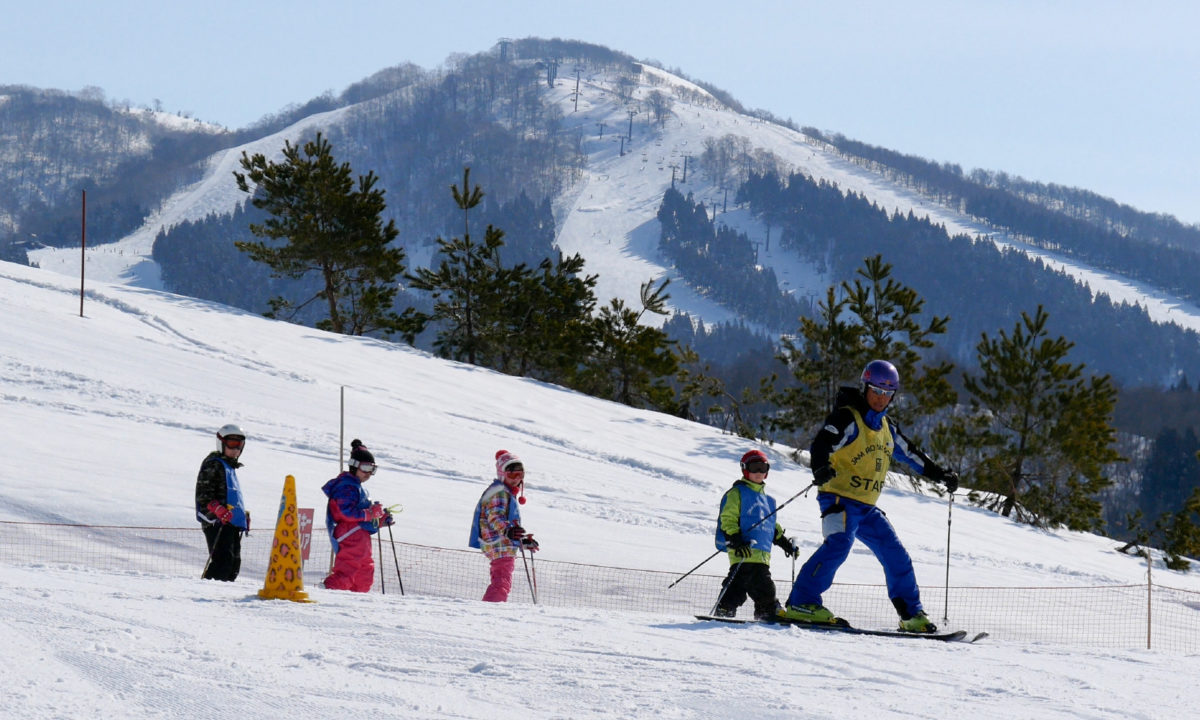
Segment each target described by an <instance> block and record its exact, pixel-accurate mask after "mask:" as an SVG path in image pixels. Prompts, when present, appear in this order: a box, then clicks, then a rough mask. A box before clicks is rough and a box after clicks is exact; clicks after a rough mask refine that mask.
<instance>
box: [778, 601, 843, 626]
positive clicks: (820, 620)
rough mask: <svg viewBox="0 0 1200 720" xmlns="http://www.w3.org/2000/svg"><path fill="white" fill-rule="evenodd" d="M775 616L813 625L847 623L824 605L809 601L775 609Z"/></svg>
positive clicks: (784, 619)
mask: <svg viewBox="0 0 1200 720" xmlns="http://www.w3.org/2000/svg"><path fill="white" fill-rule="evenodd" d="M776 617H778V618H779V619H781V620H783V621H785V622H786V621H791V622H802V623H810V624H813V625H847V624H848V623H847V622H846V621H845V620H843V619H841V618H840V617H837V616H836V615H834V614H833V613H832V612H830V611H829V609H828V608H826V607H825V606H824V605H820V604H816V603H811V604H807V603H806V604H804V605H788V606H787V608H782V609H780V610H778V611H776Z"/></svg>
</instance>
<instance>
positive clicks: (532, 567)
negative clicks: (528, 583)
mask: <svg viewBox="0 0 1200 720" xmlns="http://www.w3.org/2000/svg"><path fill="white" fill-rule="evenodd" d="M536 559H537V558H536V557H535V556H534V552H533V551H532V550H530V551H529V572H530V573H531V574H532V575H533V598H534V601H533V604H534V605H536V604H537V563H535V562H534V560H536Z"/></svg>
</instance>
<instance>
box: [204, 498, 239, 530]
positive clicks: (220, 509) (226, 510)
mask: <svg viewBox="0 0 1200 720" xmlns="http://www.w3.org/2000/svg"><path fill="white" fill-rule="evenodd" d="M208 511H209V512H210V513H212V514H213V517H215V518H216V519H217V520H219V521H221V524H222V525H228V524H229V521H230V520H232V519H233V510H231V509H230V507H229V506H228V505H222V504H221V503H219V502H217V501H216V500H213V501H212V502H210V503H209V504H208Z"/></svg>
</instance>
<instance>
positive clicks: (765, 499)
mask: <svg viewBox="0 0 1200 720" xmlns="http://www.w3.org/2000/svg"><path fill="white" fill-rule="evenodd" d="M734 487H736V488H737V490H738V496H739V497H738V499H739V500H741V503H742V512H741V515H739V516H738V530H739V531H740V532H741V533H742V537H744V538H746V539H747V540H749V541H750V547H752V548H754V549H755V550H765V551H767V552H771V543H772V542H773V541H774V540H775V523H773V522H771V521H770V520H766V519H765V518H767V517H769V516H771V515H772V514H773V513H774V512H775V498H773V497H771V496H770V495H768V494H767V493H766V492H755V491H754V489H753V488H751V487H749V486H748V485H746V483H744V482H739V483H737V484H736V485H734ZM728 496H729V493H726V494H725V495H722V496H721V510H724V509H725V500H726V499H727V498H728ZM717 514H718V516H720V511H718V513H717ZM760 521H761V522H760ZM755 523H758V527H756V528H754V529H753V530H751V529H750V527H751V526H752V525H754V524H755ZM716 544H717V549H718V550H728V549H729V543H727V542H726V541H725V533H724V532H722V531H721V522H720V521H719V520H718V521H717V534H716Z"/></svg>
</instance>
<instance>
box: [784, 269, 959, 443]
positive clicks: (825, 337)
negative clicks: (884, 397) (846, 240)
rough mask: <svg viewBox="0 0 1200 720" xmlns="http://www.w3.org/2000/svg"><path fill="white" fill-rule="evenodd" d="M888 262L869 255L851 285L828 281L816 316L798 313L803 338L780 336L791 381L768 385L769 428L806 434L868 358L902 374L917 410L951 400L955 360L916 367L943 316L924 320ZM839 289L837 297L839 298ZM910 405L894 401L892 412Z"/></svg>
mask: <svg viewBox="0 0 1200 720" xmlns="http://www.w3.org/2000/svg"><path fill="white" fill-rule="evenodd" d="M891 271H892V266H891V265H889V264H888V263H885V262H883V258H882V256H880V255H876V256H874V257H871V258H867V259H866V260H865V261H864V263H863V267H862V268H860V269H859V270H858V271H857V274H858V277H857V278H856V279H855V280H854V283H853V284H851V283H849V282H843V283H841V286H840V287H839V288H834V287H830V288H829V289H828V290H827V291H826V295H825V300H824V302H822V303H819V304H818V308H819V312H818V315H817V317H816V318H807V317H803V318H801V319H800V333H799V336H800V337H801V338H803V340H802V341H799V342H797V340H795V339H793V338H788V337H785V338H783V340H782V341H781V343H780V344H781V346H782V348H783V349H782V350H781V352H780V354H779V360H780V361H781V362H783V363H784V364H785V365H787V367H788V370H789V371H790V372H791V374H792V377H793V378H794V379H795V381H796V382H795V385H794V386H793V387H791V388H789V389H787V390H784V391H775V390H772V389H770V388H771V386H773V385H774V382H773V381H767V383H765V384H764V393H765V394H769V395H771V396H772V397H773V399H774V400H775V401H776V402H777V404H778V405H779V406H780V408H781V410H780V412H779V413H778V414H777V415H776V416H775V417H774V418H771V419H769V420H768V426H769V427H770V428H771V429H774V430H783V431H796V430H799V431H802V432H804V434H807V431H808V430H810V429H811V428H812V427H813V426H814V425H815V424H817V423H819V422H820V421H821V419H822V418H824V417H825V416H826V415H828V414H829V412H830V411H832V410H833V404H834V401H835V399H836V397H837V391H838V388H839V387H840V386H841V385H842V384H843V383H845V382H847V381H850V380H852V379H853V380H856V379H857V377H858V373H859V371H860V370H861V369H862V368H863V366H865V365H866V364H867V363H868V362H870V361H871V360H872V359H875V358H880V359H885V360H888V361H890V362H891V363H892V364H894V365H895V366H896V368H897V370H899V371H900V377H901V379H902V380H903V386H904V389H905V392H906V393H911V394H912V395H914V396H915V399H916V406H915V407H916V411H917V412H920V413H922V414H932V413H934V412H935V411H937V410H938V409H939V408H943V407H945V406H947V405H950V404H952V403H953V402H954V400H955V394H954V390H953V389H952V388H951V387H950V384H949V382H948V381H947V380H946V376H947V375H948V374H949V373H950V371H951V369H952V367H953V366H952V365H950V364H948V363H943V364H940V365H926V366H920V365H919V363H920V362H921V354H920V352H919V351H920V350H927V349H929V348H932V347H933V345H934V343H933V339H932V336H934V335H939V334H942V333H944V332H945V331H946V325H947V323H948V322H949V318H948V317H936V316H935V317H932V318H931V319H930V320H929V322H928V323H926V324H924V325H922V324H921V323H920V322H919V321H918V317H919V316H920V314H921V311H922V309H923V307H924V304H925V301H924V300H922V299H921V298H920V297H919V296H918V295H917V293H916V291H915V290H913V289H912V288H909V287H906V286H904V285H902V284H901V283H899V282H897V281H895V280H894V279H892V277H891ZM839 295H840V298H839ZM905 406H909V407H912V406H911V405H908V403H907V402H906V401H903V400H902V401H901V402H898V403H896V408H894V409H893V410H892V412H893V413H896V412H897V411H899V410H900V409H902V408H904V407H905Z"/></svg>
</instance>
